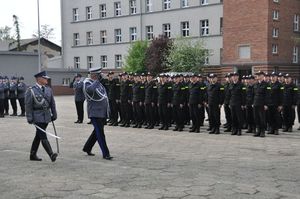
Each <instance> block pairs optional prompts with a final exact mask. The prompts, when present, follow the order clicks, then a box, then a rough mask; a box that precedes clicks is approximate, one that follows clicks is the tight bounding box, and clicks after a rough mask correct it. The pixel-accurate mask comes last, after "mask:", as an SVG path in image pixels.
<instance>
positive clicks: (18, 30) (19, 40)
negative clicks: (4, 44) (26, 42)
mask: <svg viewBox="0 0 300 199" xmlns="http://www.w3.org/2000/svg"><path fill="white" fill-rule="evenodd" d="M13 20H14V26H15V29H16V38H17V40H16V42H17V51H21V34H20V26H19V18H18V17H17V16H16V15H13ZM12 43H14V42H12ZM12 43H10V45H11V44H12Z"/></svg>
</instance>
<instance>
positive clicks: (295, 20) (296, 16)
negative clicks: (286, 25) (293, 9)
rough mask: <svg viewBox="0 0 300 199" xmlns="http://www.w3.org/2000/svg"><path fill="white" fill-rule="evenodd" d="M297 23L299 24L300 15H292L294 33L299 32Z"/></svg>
mask: <svg viewBox="0 0 300 199" xmlns="http://www.w3.org/2000/svg"><path fill="white" fill-rule="evenodd" d="M299 23H300V15H294V31H296V32H298V31H300V28H299Z"/></svg>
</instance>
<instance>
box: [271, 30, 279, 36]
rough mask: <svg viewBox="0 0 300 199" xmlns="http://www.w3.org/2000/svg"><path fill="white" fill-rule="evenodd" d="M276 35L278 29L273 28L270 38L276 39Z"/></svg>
mask: <svg viewBox="0 0 300 199" xmlns="http://www.w3.org/2000/svg"><path fill="white" fill-rule="evenodd" d="M278 34H279V29H278V28H273V30H272V37H273V38H278Z"/></svg>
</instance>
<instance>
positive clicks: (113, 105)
mask: <svg viewBox="0 0 300 199" xmlns="http://www.w3.org/2000/svg"><path fill="white" fill-rule="evenodd" d="M107 76H108V81H109V89H108V99H109V106H110V124H109V125H110V126H118V116H119V104H120V102H119V101H120V81H119V79H118V78H116V77H115V76H114V72H113V71H109V72H108V75H107Z"/></svg>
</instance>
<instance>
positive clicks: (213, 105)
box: [207, 74, 224, 134]
mask: <svg viewBox="0 0 300 199" xmlns="http://www.w3.org/2000/svg"><path fill="white" fill-rule="evenodd" d="M209 78H210V82H211V83H210V85H209V87H208V89H207V105H208V110H209V122H210V125H211V131H210V132H209V134H220V125H221V122H220V108H221V107H222V105H223V102H224V87H223V86H222V85H221V84H220V83H218V77H217V75H215V74H210V75H209Z"/></svg>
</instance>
